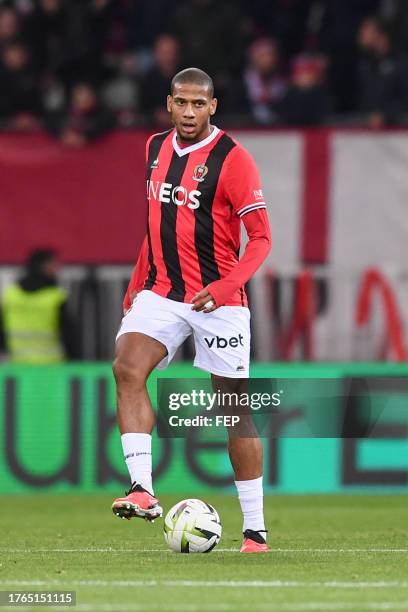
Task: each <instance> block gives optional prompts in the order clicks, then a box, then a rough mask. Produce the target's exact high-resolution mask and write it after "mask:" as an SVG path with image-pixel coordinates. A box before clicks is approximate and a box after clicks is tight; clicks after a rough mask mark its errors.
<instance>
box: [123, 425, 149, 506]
mask: <svg viewBox="0 0 408 612" xmlns="http://www.w3.org/2000/svg"><path fill="white" fill-rule="evenodd" d="M122 448H123V454H124V455H125V461H126V465H127V467H128V470H129V474H130V480H131V483H132V484H133V483H134V482H136V483H137V484H140V485H142V487H143V488H144V489H146V491H149V493H152V494H153V486H152V436H151V435H150V434H147V433H125V434H123V435H122Z"/></svg>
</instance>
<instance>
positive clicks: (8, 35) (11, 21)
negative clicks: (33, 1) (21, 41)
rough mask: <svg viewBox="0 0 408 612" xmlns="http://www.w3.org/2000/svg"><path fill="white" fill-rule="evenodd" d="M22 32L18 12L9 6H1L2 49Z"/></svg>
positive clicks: (0, 45)
mask: <svg viewBox="0 0 408 612" xmlns="http://www.w3.org/2000/svg"><path fill="white" fill-rule="evenodd" d="M19 33H20V26H19V19H18V15H17V12H16V11H15V10H14V9H13V8H12V7H9V6H3V7H0V50H1V49H2V48H3V47H4V45H6V44H7V43H8V42H11V41H12V40H13V39H14V38H15V37H16V36H17V35H18V34H19Z"/></svg>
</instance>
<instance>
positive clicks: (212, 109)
mask: <svg viewBox="0 0 408 612" xmlns="http://www.w3.org/2000/svg"><path fill="white" fill-rule="evenodd" d="M217 104H218V100H217V98H213V99H212V100H211V104H210V115H215V112H216V110H217Z"/></svg>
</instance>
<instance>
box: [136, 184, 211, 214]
mask: <svg viewBox="0 0 408 612" xmlns="http://www.w3.org/2000/svg"><path fill="white" fill-rule="evenodd" d="M200 195H201V191H198V189H193V190H192V191H188V190H187V189H186V188H185V187H183V186H182V185H176V186H175V187H174V186H173V185H172V184H171V183H162V182H161V181H150V180H149V181H147V199H148V200H150V199H151V198H153V199H154V200H159V201H160V202H162V203H163V204H169V203H170V202H173V204H176V206H187V207H188V208H191V209H192V210H195V209H196V208H198V207H199V206H200V202H199V200H198V198H199V197H200Z"/></svg>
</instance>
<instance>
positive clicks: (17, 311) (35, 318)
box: [0, 249, 76, 364]
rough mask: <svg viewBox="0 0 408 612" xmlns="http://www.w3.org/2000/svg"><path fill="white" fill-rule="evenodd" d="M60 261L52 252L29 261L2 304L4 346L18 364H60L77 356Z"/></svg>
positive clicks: (35, 254)
mask: <svg viewBox="0 0 408 612" xmlns="http://www.w3.org/2000/svg"><path fill="white" fill-rule="evenodd" d="M58 270H59V261H58V258H57V255H56V253H55V252H54V251H53V250H52V249H38V250H36V251H34V252H33V253H32V254H31V255H30V257H29V258H28V261H27V264H26V270H25V273H24V275H23V277H22V278H21V279H20V280H19V281H18V282H17V283H16V284H14V285H11V286H10V287H8V289H6V291H5V293H4V295H3V298H2V303H1V310H0V315H1V318H0V320H1V333H0V338H1V340H2V341H3V342H4V344H3V346H2V347H1V348H2V349H3V350H5V351H6V353H7V354H8V356H9V358H10V360H11V361H13V362H15V363H31V364H36V363H38V364H40V363H58V362H61V361H63V360H64V359H66V358H68V359H70V358H74V357H75V356H76V333H75V329H74V325H73V321H72V319H71V317H70V315H69V311H68V305H67V300H68V295H67V293H66V291H65V290H64V289H62V288H60V287H59V286H58V284H57V275H58Z"/></svg>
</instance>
